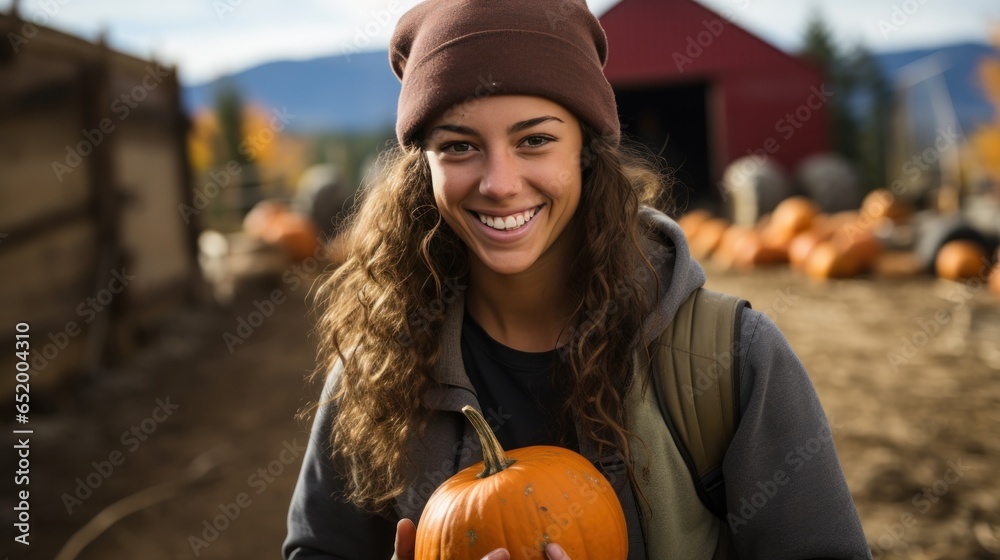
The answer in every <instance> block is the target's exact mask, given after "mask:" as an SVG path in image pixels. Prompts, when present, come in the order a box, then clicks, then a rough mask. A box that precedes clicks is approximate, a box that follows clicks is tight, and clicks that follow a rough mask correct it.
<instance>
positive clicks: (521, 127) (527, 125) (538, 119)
mask: <svg viewBox="0 0 1000 560" xmlns="http://www.w3.org/2000/svg"><path fill="white" fill-rule="evenodd" d="M549 120H555V121H559V122H563V120H562V119H560V118H559V117H553V116H551V115H546V116H544V117H536V118H534V119H528V120H526V121H521V122H519V123H515V124H514V125H512V126H511V127H510V128H508V129H507V134H514V133H516V132H521V131H522V130H524V129H526V128H531V127H533V126H535V125H538V124H541V123H543V122H545V121H549Z"/></svg>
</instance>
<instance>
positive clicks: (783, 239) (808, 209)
mask: <svg viewBox="0 0 1000 560" xmlns="http://www.w3.org/2000/svg"><path fill="white" fill-rule="evenodd" d="M818 214H819V208H818V207H817V206H816V203H814V202H813V201H811V200H809V199H808V198H806V197H804V196H793V197H791V198H786V199H785V200H783V201H781V203H780V204H778V206H777V207H776V208H775V209H774V212H773V213H772V214H771V220H770V222H768V223H767V225H766V226H764V227H763V236H764V237H763V242H764V244H765V245H767V246H769V247H778V248H783V249H785V250H788V246H789V245H790V244H791V242H792V239H794V238H795V236H796V235H798V234H799V233H801V232H803V231H806V230H808V229H809V228H811V227H812V225H813V221H814V220H815V219H816V216H817V215H818Z"/></svg>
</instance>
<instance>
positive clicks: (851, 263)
mask: <svg viewBox="0 0 1000 560" xmlns="http://www.w3.org/2000/svg"><path fill="white" fill-rule="evenodd" d="M804 268H805V272H806V275H808V276H809V277H810V278H815V279H817V280H825V279H827V278H850V277H852V276H857V275H858V274H860V273H861V272H862V271H863V270H864V266H863V264H862V263H861V262H860V261H859V260H858V256H857V254H855V253H851V252H847V251H844V250H843V249H841V248H839V247H838V246H837V245H836V244H834V243H833V242H832V241H823V242H821V243H819V244H818V245H817V246H816V248H815V249H813V250H812V252H811V253H809V257H808V258H806V262H805V266H804Z"/></svg>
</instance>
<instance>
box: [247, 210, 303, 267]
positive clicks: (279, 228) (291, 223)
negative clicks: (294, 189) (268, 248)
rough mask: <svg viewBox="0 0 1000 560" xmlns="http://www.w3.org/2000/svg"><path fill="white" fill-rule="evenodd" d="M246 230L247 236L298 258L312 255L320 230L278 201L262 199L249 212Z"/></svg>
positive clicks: (293, 257)
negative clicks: (275, 246)
mask: <svg viewBox="0 0 1000 560" xmlns="http://www.w3.org/2000/svg"><path fill="white" fill-rule="evenodd" d="M243 231H244V233H246V234H247V236H248V237H251V238H253V239H259V240H261V241H264V242H265V243H269V244H271V245H277V246H279V247H281V248H283V249H284V250H285V252H287V253H288V255H289V256H290V257H291V258H292V259H293V260H295V261H303V260H305V259H307V258H309V257H311V256H313V255H314V254H316V250H317V248H318V247H319V231H318V230H317V229H316V225H315V224H313V222H312V220H311V219H309V218H307V217H306V216H303V215H301V214H298V213H295V212H292V211H291V210H289V209H288V206H286V205H285V204H284V203H281V202H278V201H276V200H262V201H260V202H258V203H257V204H256V205H255V206H254V207H253V208H252V209H251V210H250V211H249V212H247V215H246V216H245V217H244V218H243Z"/></svg>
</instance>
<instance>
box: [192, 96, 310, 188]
mask: <svg viewBox="0 0 1000 560" xmlns="http://www.w3.org/2000/svg"><path fill="white" fill-rule="evenodd" d="M274 123H277V126H280V125H281V121H280V120H278V119H273V115H272V113H271V112H270V111H268V110H267V109H265V108H262V107H260V106H258V105H252V104H250V105H247V106H245V108H244V110H243V123H242V129H243V137H242V139H241V141H240V145H239V150H240V153H241V154H243V155H245V156H247V158H248V159H249V160H250V161H251V162H252V163H253V164H254V166H256V168H257V172H258V176H259V177H260V179H261V182H262V185H261V187H262V189H264V190H265V191H269V190H271V189H270V188H269V185H272V184H274V183H284V184H286V185H289V186H291V185H292V184H294V181H295V180H296V179H297V178H298V176H299V174H300V173H301V172H302V170H303V169H304V168H305V166H306V163H307V158H308V149H307V148H308V147H307V145H306V143H305V142H304V141H302V140H300V139H297V138H293V137H290V136H288V135H287V134H284V133H283V131H282V130H277V129H276V126H275V124H274ZM188 153H189V156H190V160H191V167H192V169H193V170H194V172H195V174H203V173H207V172H208V171H209V170H211V169H216V168H220V167H224V166H225V165H226V164H227V163H228V162H226V161H223V159H224V157H225V156H224V151H223V149H222V138H221V133H220V130H219V122H218V119H217V118H216V115H215V113H214V112H213V111H211V110H205V111H202V112H199V113H198V114H196V115H195V116H194V117H193V118H192V126H191V131H190V133H189V135H188Z"/></svg>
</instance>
